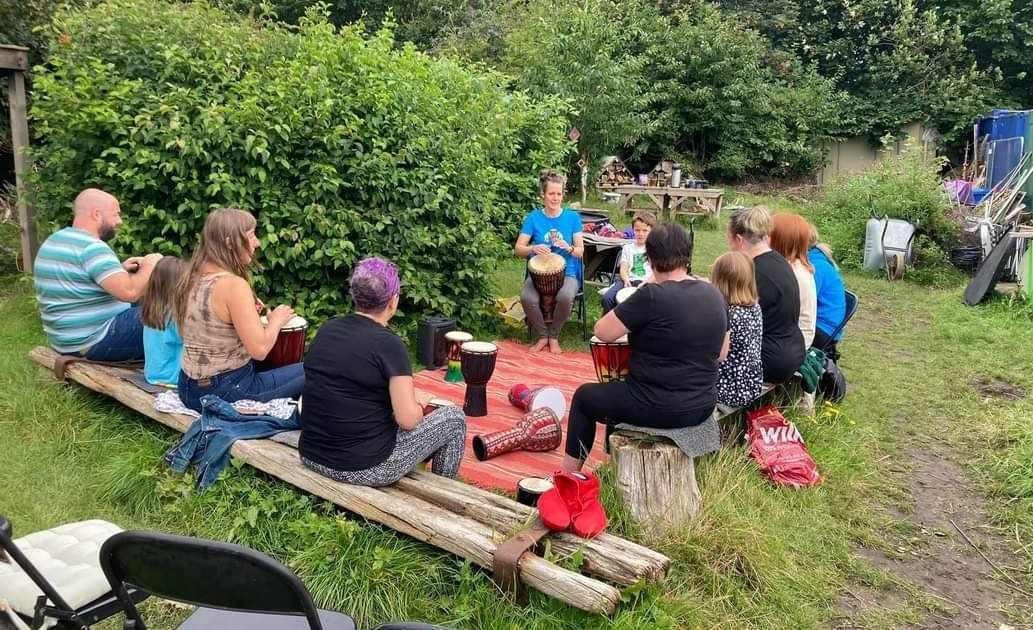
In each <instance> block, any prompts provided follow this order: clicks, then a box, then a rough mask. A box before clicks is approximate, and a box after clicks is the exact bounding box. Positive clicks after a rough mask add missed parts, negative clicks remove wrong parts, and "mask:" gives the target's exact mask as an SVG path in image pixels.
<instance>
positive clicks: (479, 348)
mask: <svg viewBox="0 0 1033 630" xmlns="http://www.w3.org/2000/svg"><path fill="white" fill-rule="evenodd" d="M460 349H461V350H462V351H463V352H472V353H473V354H491V353H493V352H498V351H499V348H498V346H496V345H495V344H493V343H491V342H490V341H467V342H466V343H464V344H463V345H462V346H460Z"/></svg>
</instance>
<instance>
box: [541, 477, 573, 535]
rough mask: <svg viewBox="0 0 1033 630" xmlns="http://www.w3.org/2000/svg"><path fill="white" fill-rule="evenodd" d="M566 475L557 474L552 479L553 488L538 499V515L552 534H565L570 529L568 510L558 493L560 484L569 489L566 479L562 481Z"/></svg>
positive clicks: (562, 497) (565, 502)
mask: <svg viewBox="0 0 1033 630" xmlns="http://www.w3.org/2000/svg"><path fill="white" fill-rule="evenodd" d="M565 474H566V473H562V472H557V473H556V474H555V475H553V477H552V482H553V486H552V487H551V488H549V489H548V490H546V491H545V492H543V493H542V496H540V497H538V514H539V515H540V516H541V518H542V522H543V523H545V526H546V527H548V528H549V529H550V530H552V531H554V532H565V531H567V529H569V528H570V508H569V507H567V501H566V499H565V498H564V496H563V494H562V493H561V491H560V486H561V484H562V485H563V486H565V487H569V486H570V485H571V484H570V482H569V480H568V479H562V480H561V477H563V476H564V475H565Z"/></svg>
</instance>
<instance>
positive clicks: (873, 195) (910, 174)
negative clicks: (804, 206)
mask: <svg viewBox="0 0 1033 630" xmlns="http://www.w3.org/2000/svg"><path fill="white" fill-rule="evenodd" d="M941 164H942V162H941V160H939V159H930V158H927V157H926V156H924V155H923V154H922V150H921V149H920V148H918V147H916V146H914V145H912V144H910V143H909V144H908V145H906V147H905V149H904V151H902V152H901V153H900V154H899V155H888V154H887V155H885V156H884V158H883V159H882V160H880V161H878V162H876V163H875V164H873V165H872V166H871V167H870V168H869V169H868V170H867V171H865V172H864V173H861V174H860V175H856V176H853V177H850V176H847V177H843V178H840V179H837V180H835V181H833V182H832V183H831V184H829V185H828V186H827V187H826V189H825V194H824V196H823V197H822V199H821V200H820V202H819V205H818V208H817V209H816V211H815V213H814V221H815V223H816V225H817V227H818V230H819V232H820V233H821V237H822V240H824V241H826V242H827V243H829V244H830V245H831V246H832V249H833V250H834V252H835V255H836V259H837V261H838V262H839V263H840V264H841V265H844V266H846V267H853V268H860V267H861V263H862V261H863V259H864V237H865V224H866V223H867V221H868V219H869V218H870V217H871V216H873V215H876V216H880V217H881V216H883V215H885V216H889V217H890V218H894V219H904V220H907V221H910V222H911V223H914V224H915V225H916V226H917V227H918V230H919V237H918V238H916V239H915V247H916V252H915V256H916V261H917V262H919V263H921V262H926V263H941V262H943V261H944V252H945V251H946V250H947V248H948V247H949V246H950V245H951V244H952V242H953V241H954V240H955V238H956V236H957V230H958V228H957V225H956V224H955V223H953V222H952V221H951V220H950V219H949V218H948V217H947V210H948V204H947V199H946V197H945V196H944V194H943V189H942V187H941V185H940V179H939V176H938V172H939V169H940V166H941Z"/></svg>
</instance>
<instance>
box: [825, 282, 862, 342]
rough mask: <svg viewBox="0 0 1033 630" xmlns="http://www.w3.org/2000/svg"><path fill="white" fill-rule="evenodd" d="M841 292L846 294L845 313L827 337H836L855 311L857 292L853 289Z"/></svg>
mask: <svg viewBox="0 0 1033 630" xmlns="http://www.w3.org/2000/svg"><path fill="white" fill-rule="evenodd" d="M843 292H844V293H845V294H846V313H845V314H844V315H843V321H841V322H839V326H836V329H835V330H834V331H832V334H831V335H829V337H832V338H833V339H835V338H836V337H838V336H839V333H841V332H843V329H844V328H846V325H847V322H849V321H850V318H851V317H853V316H854V313H855V312H857V294H856V293H854V292H853V291H843Z"/></svg>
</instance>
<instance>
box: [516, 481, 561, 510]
mask: <svg viewBox="0 0 1033 630" xmlns="http://www.w3.org/2000/svg"><path fill="white" fill-rule="evenodd" d="M552 485H553V484H552V480H551V479H545V478H542V477H524V478H523V479H521V480H520V481H518V482H517V502H518V503H523V504H524V505H529V506H531V507H537V506H538V497H540V496H542V495H543V494H545V492H546V491H547V490H549V489H551V488H552Z"/></svg>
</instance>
